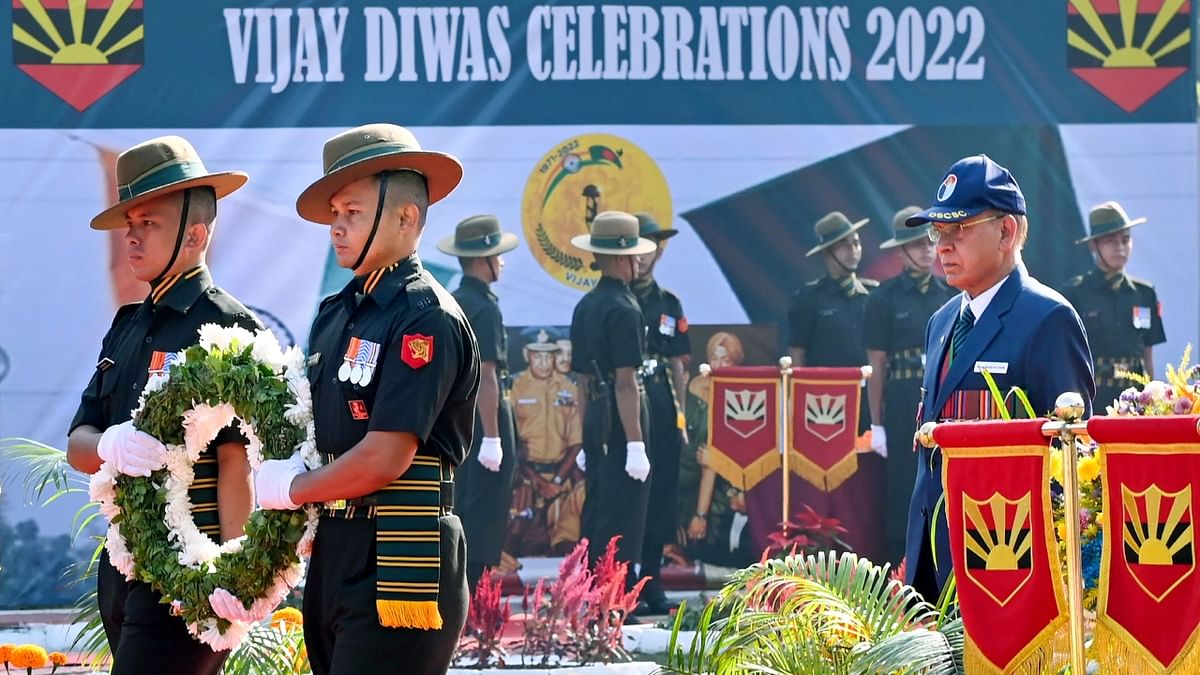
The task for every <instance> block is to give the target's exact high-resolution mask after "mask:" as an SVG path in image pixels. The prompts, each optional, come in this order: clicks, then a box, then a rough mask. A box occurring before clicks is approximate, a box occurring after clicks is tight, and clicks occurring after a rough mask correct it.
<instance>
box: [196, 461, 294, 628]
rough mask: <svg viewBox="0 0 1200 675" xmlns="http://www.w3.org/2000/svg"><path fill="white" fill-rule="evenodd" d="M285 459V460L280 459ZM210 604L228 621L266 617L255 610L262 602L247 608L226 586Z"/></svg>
mask: <svg viewBox="0 0 1200 675" xmlns="http://www.w3.org/2000/svg"><path fill="white" fill-rule="evenodd" d="M279 461H285V460H279ZM208 604H209V605H211V606H212V609H213V614H216V615H217V616H219V617H221V618H222V619H225V620H226V621H241V622H242V623H258V622H259V621H262V620H263V619H264V618H266V616H267V615H266V614H263V615H262V616H258V613H257V612H254V611H253V610H255V609H258V605H259V604H260V603H257V602H256V603H254V604H253V605H251V607H250V609H246V607H245V606H244V605H242V601H241V600H238V599H237V597H235V596H234V595H233V594H232V593H230V592H229V591H227V590H225V589H224V588H218V589H217V590H215V591H213V592H212V593H211V594H210V595H209V596H208Z"/></svg>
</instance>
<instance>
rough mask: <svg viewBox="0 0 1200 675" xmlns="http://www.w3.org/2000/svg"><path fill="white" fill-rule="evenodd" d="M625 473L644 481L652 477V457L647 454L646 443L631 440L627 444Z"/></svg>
mask: <svg viewBox="0 0 1200 675" xmlns="http://www.w3.org/2000/svg"><path fill="white" fill-rule="evenodd" d="M625 473H627V474H629V477H630V478H632V479H634V480H640V481H642V482H645V481H646V479H647V478H649V477H650V458H649V457H647V456H646V444H645V443H643V442H641V441H629V442H628V443H626V444H625Z"/></svg>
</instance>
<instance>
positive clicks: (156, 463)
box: [96, 420, 167, 476]
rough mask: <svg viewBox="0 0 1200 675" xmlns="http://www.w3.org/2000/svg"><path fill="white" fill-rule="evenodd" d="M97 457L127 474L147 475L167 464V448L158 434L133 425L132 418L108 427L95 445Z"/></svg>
mask: <svg viewBox="0 0 1200 675" xmlns="http://www.w3.org/2000/svg"><path fill="white" fill-rule="evenodd" d="M96 454H98V455H100V460H101V461H103V462H108V463H109V464H112V465H113V467H114V468H116V470H117V471H119V472H121V473H123V474H125V475H127V476H149V475H150V472H151V471H157V470H158V469H161V468H163V467H164V466H166V465H167V448H166V446H164V445H163V444H162V442H161V441H159V440H158V439H157V438H155V437H153V436H151V435H150V434H148V433H146V432H144V431H138V429H137V427H135V426H133V420H130V421H128V422H124V423H122V424H118V425H116V426H112V427H109V428H107V429H105V430H104V433H103V434H101V435H100V442H99V443H98V444H97V445H96Z"/></svg>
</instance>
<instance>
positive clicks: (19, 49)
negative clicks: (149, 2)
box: [12, 0, 145, 112]
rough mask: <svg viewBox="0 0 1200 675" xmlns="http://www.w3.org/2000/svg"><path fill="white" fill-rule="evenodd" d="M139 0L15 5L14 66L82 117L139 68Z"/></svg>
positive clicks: (28, 0)
mask: <svg viewBox="0 0 1200 675" xmlns="http://www.w3.org/2000/svg"><path fill="white" fill-rule="evenodd" d="M144 32H145V29H144V26H143V23H142V0H13V16H12V36H13V64H15V65H16V66H17V68H20V69H21V70H22V71H23V72H24V73H25V74H26V75H29V76H30V77H32V78H33V79H35V80H37V81H38V82H39V83H40V84H41V85H42V86H43V87H45V88H47V89H49V90H50V91H52V92H54V93H55V95H57V96H58V97H59V98H61V99H62V100H64V101H66V102H67V103H69V104H70V105H71V107H73V108H75V109H76V110H78V111H80V112H82V111H83V110H85V109H87V107H88V106H90V105H92V104H93V103H95V102H96V101H98V100H99V99H100V98H101V97H102V96H104V95H105V94H107V93H108V92H109V91H112V89H113V87H116V86H117V85H118V84H120V83H121V82H123V81H125V79H126V78H128V77H129V76H130V75H132V74H134V73H135V72H137V70H138V69H139V68H141V67H142V63H143V61H144V42H143V38H144V37H145V35H144Z"/></svg>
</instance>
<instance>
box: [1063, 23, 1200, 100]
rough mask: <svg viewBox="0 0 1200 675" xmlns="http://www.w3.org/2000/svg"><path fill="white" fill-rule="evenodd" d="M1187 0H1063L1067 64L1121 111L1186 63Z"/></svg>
mask: <svg viewBox="0 0 1200 675" xmlns="http://www.w3.org/2000/svg"><path fill="white" fill-rule="evenodd" d="M1190 18H1191V2H1190V1H1189V0H1068V2H1067V45H1068V48H1067V66H1068V67H1069V68H1070V69H1071V72H1073V73H1075V74H1076V75H1078V76H1079V77H1081V78H1083V80H1084V81H1085V82H1087V83H1088V84H1090V85H1092V86H1093V87H1095V88H1096V89H1097V90H1098V91H1099V92H1100V93H1101V94H1104V96H1105V97H1107V98H1108V99H1109V100H1110V101H1112V102H1113V103H1116V104H1117V105H1119V106H1121V108H1123V109H1124V110H1125V111H1126V112H1133V111H1135V110H1137V109H1138V108H1140V107H1142V105H1144V104H1145V103H1146V102H1147V101H1149V100H1150V99H1151V98H1153V97H1154V95H1155V94H1157V93H1158V92H1160V91H1162V90H1163V89H1165V88H1166V86H1167V85H1168V84H1170V83H1171V82H1173V81H1175V80H1176V79H1177V78H1178V77H1179V76H1180V75H1183V74H1184V73H1186V72H1188V70H1189V68H1190V67H1191V49H1189V48H1188V45H1189V44H1190V43H1191V39H1192V32H1191V28H1190V26H1189V25H1188V22H1189V20H1190Z"/></svg>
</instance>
